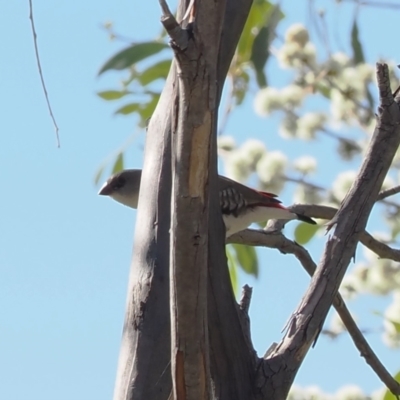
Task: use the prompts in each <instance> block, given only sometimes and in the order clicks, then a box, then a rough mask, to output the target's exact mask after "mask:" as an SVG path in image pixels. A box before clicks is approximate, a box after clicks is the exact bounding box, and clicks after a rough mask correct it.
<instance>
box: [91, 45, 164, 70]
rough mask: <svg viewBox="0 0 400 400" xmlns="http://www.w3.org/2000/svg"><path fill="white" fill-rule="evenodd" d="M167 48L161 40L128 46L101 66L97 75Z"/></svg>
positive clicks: (130, 63)
mask: <svg viewBox="0 0 400 400" xmlns="http://www.w3.org/2000/svg"><path fill="white" fill-rule="evenodd" d="M166 48H168V45H167V44H166V43H163V42H155V41H152V42H142V43H138V44H134V45H132V46H129V47H128V48H126V49H124V50H122V51H120V52H118V53H117V54H115V55H114V56H113V57H111V58H110V59H109V60H108V61H107V62H106V63H105V64H104V65H103V66H102V67H101V68H100V71H99V73H98V75H101V74H102V73H104V72H106V71H109V70H111V69H116V70H121V69H125V68H128V67H130V66H132V65H133V64H136V63H137V62H139V61H142V60H144V59H145V58H147V57H150V56H152V55H154V54H157V53H159V52H160V51H161V50H164V49H166Z"/></svg>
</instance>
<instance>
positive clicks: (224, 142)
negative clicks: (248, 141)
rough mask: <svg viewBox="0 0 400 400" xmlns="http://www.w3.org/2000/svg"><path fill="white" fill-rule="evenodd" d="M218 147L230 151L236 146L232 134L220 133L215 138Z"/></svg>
mask: <svg viewBox="0 0 400 400" xmlns="http://www.w3.org/2000/svg"><path fill="white" fill-rule="evenodd" d="M217 143H218V149H221V150H225V151H232V150H233V149H235V148H236V141H235V139H234V138H233V136H228V135H222V136H218V139H217Z"/></svg>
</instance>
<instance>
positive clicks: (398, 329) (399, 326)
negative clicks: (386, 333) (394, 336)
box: [387, 319, 400, 333]
mask: <svg viewBox="0 0 400 400" xmlns="http://www.w3.org/2000/svg"><path fill="white" fill-rule="evenodd" d="M387 320H388V321H389V322H390V323H391V324H392V325H393V326H394V329H396V333H400V322H397V321H393V320H392V319H387Z"/></svg>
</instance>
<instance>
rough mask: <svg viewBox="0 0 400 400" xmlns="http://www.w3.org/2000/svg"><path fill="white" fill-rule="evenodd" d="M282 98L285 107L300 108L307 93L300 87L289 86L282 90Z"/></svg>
mask: <svg viewBox="0 0 400 400" xmlns="http://www.w3.org/2000/svg"><path fill="white" fill-rule="evenodd" d="M281 96H282V102H283V104H284V105H285V107H298V106H300V105H301V103H302V102H303V99H304V97H305V92H304V89H303V88H301V87H300V86H299V85H288V86H285V87H284V88H283V89H282V90H281Z"/></svg>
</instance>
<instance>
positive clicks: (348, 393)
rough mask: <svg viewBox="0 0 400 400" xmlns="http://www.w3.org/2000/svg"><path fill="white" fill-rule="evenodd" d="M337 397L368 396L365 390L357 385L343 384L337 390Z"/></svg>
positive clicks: (352, 399) (362, 398) (342, 399)
mask: <svg viewBox="0 0 400 400" xmlns="http://www.w3.org/2000/svg"><path fill="white" fill-rule="evenodd" d="M335 397H336V398H337V399H340V400H365V399H366V396H365V394H364V393H363V391H362V390H361V389H360V388H359V387H358V386H356V385H345V386H342V387H341V388H340V389H339V390H338V391H337V392H336V396H335Z"/></svg>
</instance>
